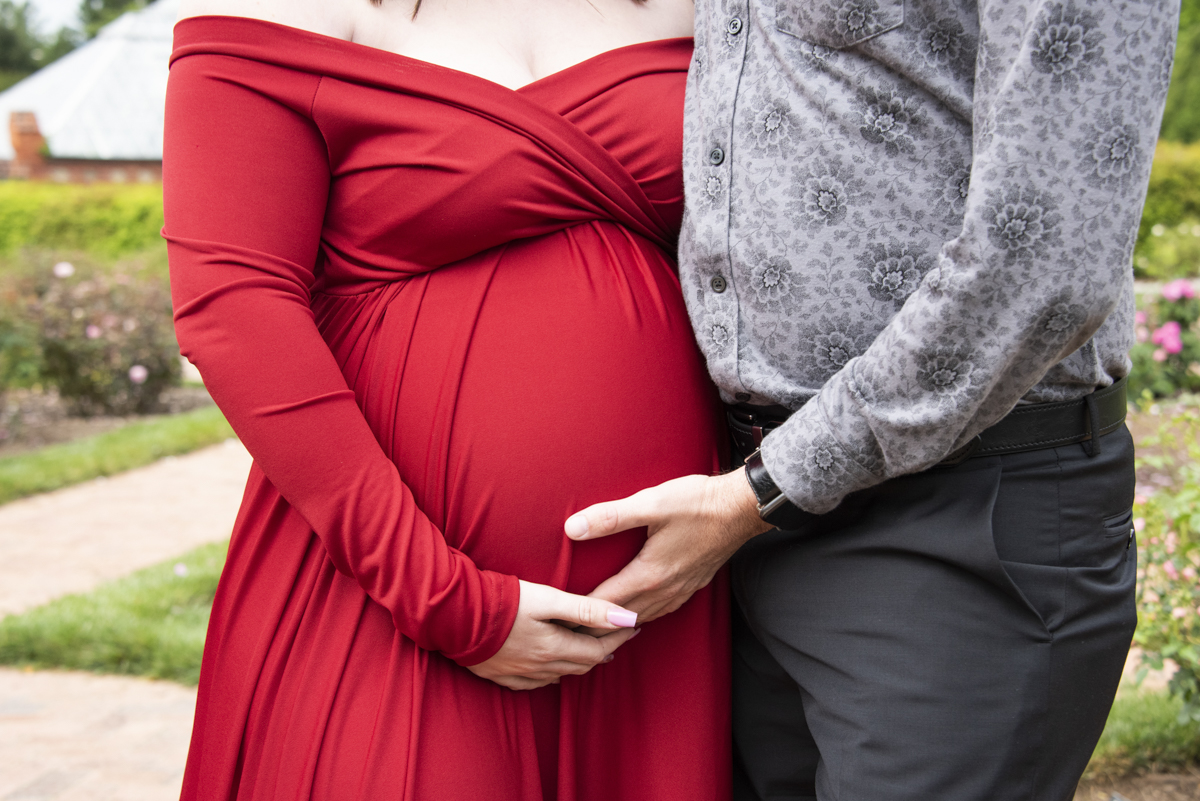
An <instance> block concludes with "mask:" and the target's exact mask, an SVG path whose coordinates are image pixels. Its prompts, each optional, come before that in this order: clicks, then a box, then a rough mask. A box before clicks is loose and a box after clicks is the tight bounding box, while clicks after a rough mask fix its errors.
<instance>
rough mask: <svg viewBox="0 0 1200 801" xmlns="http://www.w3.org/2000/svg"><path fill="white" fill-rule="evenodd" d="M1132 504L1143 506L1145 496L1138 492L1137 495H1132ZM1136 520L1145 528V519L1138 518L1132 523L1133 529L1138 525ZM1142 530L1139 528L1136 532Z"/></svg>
mask: <svg viewBox="0 0 1200 801" xmlns="http://www.w3.org/2000/svg"><path fill="white" fill-rule="evenodd" d="M1133 502H1134V503H1136V504H1137V505H1138V506H1141V505H1142V504H1144V503H1145V502H1146V496H1145V495H1142V494H1141V493H1140V492H1139V493H1138V494H1137V495H1134V496H1133ZM1138 520H1141V521H1142V528H1145V527H1146V518H1144V517H1139V518H1138V519H1137V520H1134V521H1133V525H1134V527H1136V526H1137V524H1138V523H1137V521H1138ZM1142 528H1139V529H1138V531H1141V530H1142Z"/></svg>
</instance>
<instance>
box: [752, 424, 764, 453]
mask: <svg viewBox="0 0 1200 801" xmlns="http://www.w3.org/2000/svg"><path fill="white" fill-rule="evenodd" d="M750 432H751V433H752V434H753V435H754V447H755V448H758V446H759V445H762V438H763V431H762V426H750Z"/></svg>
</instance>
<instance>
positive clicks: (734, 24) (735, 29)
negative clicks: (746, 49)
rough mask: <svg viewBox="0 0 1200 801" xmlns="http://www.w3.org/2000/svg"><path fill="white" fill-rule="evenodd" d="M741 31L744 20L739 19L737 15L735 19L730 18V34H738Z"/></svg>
mask: <svg viewBox="0 0 1200 801" xmlns="http://www.w3.org/2000/svg"><path fill="white" fill-rule="evenodd" d="M741 32H742V21H741V20H740V19H738V18H737V17H734V18H733V19H731V20H729V34H730V35H731V36H737V35H738V34H739V33H741Z"/></svg>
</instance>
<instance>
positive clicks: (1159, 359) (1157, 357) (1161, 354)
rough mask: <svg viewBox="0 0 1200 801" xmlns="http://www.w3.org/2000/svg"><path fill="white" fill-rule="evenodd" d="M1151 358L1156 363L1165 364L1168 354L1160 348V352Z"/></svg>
mask: <svg viewBox="0 0 1200 801" xmlns="http://www.w3.org/2000/svg"><path fill="white" fill-rule="evenodd" d="M1150 358H1152V359H1154V361H1156V362H1165V361H1166V360H1167V352H1166V351H1165V350H1163V349H1162V348H1159V349H1158V350H1156V351H1154V353H1151V354H1150Z"/></svg>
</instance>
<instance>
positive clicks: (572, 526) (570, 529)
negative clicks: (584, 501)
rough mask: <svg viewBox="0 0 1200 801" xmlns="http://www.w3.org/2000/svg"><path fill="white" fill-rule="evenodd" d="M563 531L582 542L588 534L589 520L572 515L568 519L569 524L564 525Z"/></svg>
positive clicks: (581, 516)
mask: <svg viewBox="0 0 1200 801" xmlns="http://www.w3.org/2000/svg"><path fill="white" fill-rule="evenodd" d="M563 529H564V530H565V531H566V532H567V536H568V537H570V538H571V539H573V540H581V539H583V538H584V537H586V536H587V533H588V521H587V518H586V517H584V516H583V515H571V516H570V517H568V518H567V522H566V523H564V524H563Z"/></svg>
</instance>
